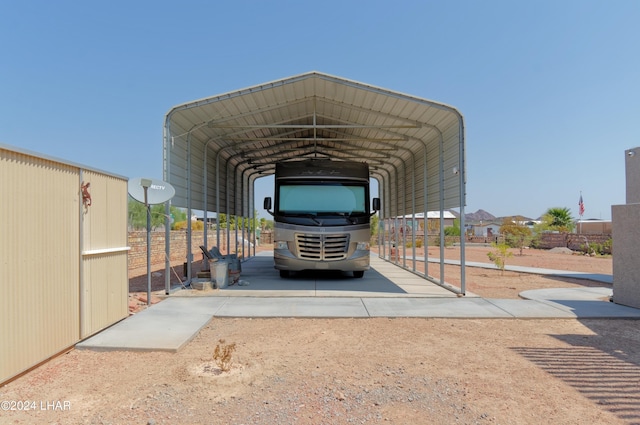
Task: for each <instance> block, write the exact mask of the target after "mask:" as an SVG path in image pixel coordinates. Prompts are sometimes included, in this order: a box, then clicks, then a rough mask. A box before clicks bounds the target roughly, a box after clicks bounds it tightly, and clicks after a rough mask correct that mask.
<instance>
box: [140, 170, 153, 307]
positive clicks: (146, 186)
mask: <svg viewBox="0 0 640 425" xmlns="http://www.w3.org/2000/svg"><path fill="white" fill-rule="evenodd" d="M140 185H142V187H143V189H144V207H145V209H146V210H147V305H151V208H149V200H148V199H147V191H148V190H149V187H150V186H151V180H149V179H141V180H140Z"/></svg>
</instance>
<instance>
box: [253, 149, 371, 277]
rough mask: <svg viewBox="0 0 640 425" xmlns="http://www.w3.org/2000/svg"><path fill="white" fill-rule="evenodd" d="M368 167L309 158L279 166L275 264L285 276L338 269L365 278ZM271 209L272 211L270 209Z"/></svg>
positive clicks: (266, 202) (268, 206)
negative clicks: (301, 272) (306, 271)
mask: <svg viewBox="0 0 640 425" xmlns="http://www.w3.org/2000/svg"><path fill="white" fill-rule="evenodd" d="M369 196H370V195H369V166H368V165H367V164H366V163H362V162H351V161H333V160H328V159H311V160H301V161H287V162H280V163H277V164H276V173H275V192H274V202H273V205H272V200H271V198H270V197H267V198H265V199H264V208H265V209H266V210H267V211H268V212H269V213H270V214H271V215H273V217H274V255H273V256H274V261H275V268H276V269H278V270H279V271H280V276H281V277H288V276H289V273H290V272H295V271H302V270H340V271H346V272H352V273H353V276H354V277H357V278H361V277H363V275H364V272H365V271H366V270H368V269H369V241H370V239H371V228H370V218H371V215H373V214H375V212H376V211H378V210H379V209H380V199H378V198H374V199H373V207H372V208H370V205H369V203H370V201H369V199H370V197H369ZM272 206H273V211H271V208H272Z"/></svg>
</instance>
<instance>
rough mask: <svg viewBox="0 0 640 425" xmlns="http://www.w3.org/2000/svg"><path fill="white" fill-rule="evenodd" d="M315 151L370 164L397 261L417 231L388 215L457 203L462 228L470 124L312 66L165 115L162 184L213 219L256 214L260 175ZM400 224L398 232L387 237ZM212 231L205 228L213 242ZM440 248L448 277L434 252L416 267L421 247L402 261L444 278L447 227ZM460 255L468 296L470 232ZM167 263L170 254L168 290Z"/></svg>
mask: <svg viewBox="0 0 640 425" xmlns="http://www.w3.org/2000/svg"><path fill="white" fill-rule="evenodd" d="M309 157H322V158H331V159H335V160H358V161H364V162H367V163H368V164H369V166H370V169H371V176H372V178H374V179H376V180H377V181H378V184H379V192H380V198H381V201H382V210H381V211H380V222H381V223H387V224H385V228H383V229H382V232H380V234H381V236H380V242H381V249H380V256H381V257H382V258H385V259H388V260H389V259H390V257H389V255H388V252H390V251H391V250H390V247H391V243H392V242H391V241H392V240H394V241H398V243H402V247H403V251H405V250H406V246H407V242H408V241H410V242H411V246H414V247H415V244H414V243H413V241H414V240H415V230H414V231H413V232H412V233H413V234H406V232H399V231H398V229H399V228H400V227H401V226H400V225H401V224H403V223H396V224H397V225H394V226H393V227H392V226H391V225H390V224H388V223H389V222H390V221H392V222H393V221H396V222H397V221H402V220H406V219H405V218H404V217H405V216H412V215H414V214H417V213H421V212H427V211H440V212H441V214H440V217H442V216H443V214H442V212H443V211H444V210H445V209H450V208H459V209H460V220H461V223H460V228H461V229H463V230H464V205H465V183H466V177H465V176H466V169H465V139H464V121H463V117H462V115H461V114H460V112H458V111H457V110H456V109H455V108H453V107H451V106H448V105H445V104H442V103H438V102H434V101H430V100H426V99H422V98H418V97H415V96H411V95H407V94H403V93H398V92H393V91H390V90H387V89H383V88H379V87H375V86H371V85H367V84H363V83H359V82H356V81H352V80H347V79H344V78H340V77H335V76H332V75H327V74H323V73H320V72H309V73H304V74H301V75H297V76H293V77H290V78H285V79H282V80H277V81H272V82H269V83H265V84H260V85H257V86H254V87H249V88H245V89H242V90H238V91H233V92H229V93H225V94H221V95H218V96H213V97H209V98H205V99H200V100H196V101H193V102H188V103H184V104H181V105H177V106H175V107H174V108H172V109H171V110H170V111H169V112H168V113H167V115H166V117H165V125H164V156H163V163H164V164H163V172H164V180H166V181H168V182H169V183H171V184H172V185H173V186H174V188H175V190H176V195H175V197H174V198H173V199H172V201H171V203H172V204H173V205H175V206H177V207H183V208H187V209H188V212H189V216H191V210H192V209H197V210H202V211H204V214H205V222H206V218H207V217H206V214H207V212H208V211H215V212H217V213H224V214H227V215H228V216H236V217H242V218H254V217H252V216H253V215H254V210H255V206H254V182H255V180H256V179H257V178H259V177H263V176H267V175H270V174H273V173H274V170H275V163H276V162H278V161H285V160H290V159H297V158H309ZM167 208H168V206H167ZM389 219H391V220H389ZM392 228H393V229H394V231H395V235H388V233H389V231H390V230H391V229H392ZM402 228H405V227H404V226H402ZM167 229H168V226H167ZM167 232H169V230H167ZM187 232H188V244H187V246H188V247H189V248H188V249H189V252H188V254H187V256H188V258H187V261H190V260H191V258H192V253H191V252H190V246H191V243H190V239H191V229H190V228H189V229H188V230H187ZM227 232H229V229H227ZM242 232H244V230H242ZM385 234H386V235H387V236H388V237H387V238H386V239H383V238H384V235H385ZM207 237H208V235H207V230H206V226H205V235H204V240H205V245H206V246H209V245H207ZM243 237H244V235H243ZM216 239H217V240H219V239H220V229H219V228H218V230H217V232H216ZM236 239H237V238H236ZM166 240H167V247H166V249H167V254H169V252H168V251H169V244H168V241H169V237H167V238H166ZM227 244H229V238H227ZM440 249H441V252H440V279H436V278H433V277H431V276H429V273H428V262H427V259H426V255H425V273H421V272H418V271H416V256H415V250H414V255H413V256H412V259H411V260H410V261H411V262H412V265H411V266H408V265H407V256H406V255H403V259H402V264H399V265H400V266H401V267H403V268H406V269H408V270H411V271H413V272H414V273H417V274H420V275H421V276H423V277H424V278H425V279H428V280H430V281H433V282H434V283H437V284H444V283H445V282H444V252H443V250H444V226H440ZM403 254H406V252H403ZM460 257H461V291H460V292H462V293H463V294H464V292H465V273H464V269H465V268H464V264H465V263H464V238H461V244H460ZM168 258H170V257H169V255H167V259H168ZM169 266H170V265H169V262H168V260H167V273H165V276H166V285H167V291H168V290H169ZM190 272H191V271H190V268H189V270H188V273H189V275H188V276H187V279H188V280H189V281H190V279H191V275H190ZM447 286H448V285H447Z"/></svg>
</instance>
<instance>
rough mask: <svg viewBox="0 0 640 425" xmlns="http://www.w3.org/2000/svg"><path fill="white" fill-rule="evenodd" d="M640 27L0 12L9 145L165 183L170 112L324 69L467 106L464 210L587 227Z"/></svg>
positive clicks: (623, 7) (614, 22)
mask: <svg viewBox="0 0 640 425" xmlns="http://www.w3.org/2000/svg"><path fill="white" fill-rule="evenodd" d="M638 22H640V1H636V0H616V1H604V0H603V1H590V0H563V1H557V0H552V1H546V0H543V1H528V2H515V1H492V0H487V1H471V0H469V1H446V2H445V1H428V0H422V1H395V2H389V1H375V0H369V1H345V0H342V1H333V0H325V1H322V2H306V1H268V2H267V1H233V2H231V1H225V2H223V1H219V2H215V1H190V0H185V1H181V2H176V1H171V2H169V1H126V2H125V1H109V2H84V1H64V0H62V1H55V2H54V1H45V0H42V1H30V0H24V1H10V0H0V40H2V41H1V42H0V143H5V144H9V145H14V146H18V147H21V148H24V149H29V150H33V151H36V152H39V153H43V154H46V155H51V156H55V157H58V158H62V159H65V160H68V161H72V162H77V163H81V164H84V165H87V166H90V167H95V168H99V169H102V170H105V171H109V172H112V173H116V174H120V175H124V176H127V177H130V178H134V177H151V178H159V179H161V178H162V126H163V121H164V115H165V114H166V113H167V112H168V111H169V110H170V109H171V108H172V107H173V106H175V105H177V104H180V103H184V102H187V101H191V100H195V99H200V98H203V97H209V96H213V95H217V94H221V93H225V92H228V91H233V90H237V89H241V88H244V87H247V86H253V85H256V84H260V83H263V82H267V81H271V80H277V79H281V78H285V77H289V76H292V75H296V74H299V73H303V72H307V71H314V70H315V71H320V72H324V73H328V74H333V75H336V76H339V77H344V78H348V79H353V80H356V81H360V82H363V83H367V84H372V85H376V86H380V87H383V88H387V89H390V90H393V91H399V92H404V93H408V94H411V95H415V96H419V97H423V98H426V99H431V100H435V101H438V102H443V103H446V104H449V105H452V106H455V107H456V108H458V109H459V110H460V111H461V112H462V114H463V115H464V117H465V124H466V142H467V145H466V148H467V175H468V179H467V180H468V184H467V206H466V212H473V211H476V210H477V209H485V210H487V211H489V212H491V213H493V214H494V215H496V216H503V215H512V214H522V215H525V216H529V217H533V218H535V217H538V216H539V215H541V214H542V213H544V211H545V210H546V209H547V208H549V207H568V208H570V209H571V211H572V213H573V214H574V216H577V215H578V199H579V196H580V191H582V195H583V198H584V202H585V207H586V212H585V215H584V218H603V219H608V218H610V217H611V205H616V204H623V203H624V202H625V178H624V150H625V149H628V148H632V147H636V146H640V130H638V122H639V121H640V84H639V77H640V54H639V53H640V47H639V46H640V25H638ZM267 186H268V185H265V184H259V185H258V186H257V191H258V193H257V198H258V201H257V203H256V205H258V206H259V205H261V198H262V197H263V196H265V195H266V194H268V187H267ZM259 212H260V213H261V215H263V216H264V213H263V212H262V210H261V209H259Z"/></svg>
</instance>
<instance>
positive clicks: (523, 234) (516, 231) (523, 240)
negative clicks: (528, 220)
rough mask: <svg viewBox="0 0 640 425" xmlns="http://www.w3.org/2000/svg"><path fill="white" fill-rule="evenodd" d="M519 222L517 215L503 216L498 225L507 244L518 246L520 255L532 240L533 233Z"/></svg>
mask: <svg viewBox="0 0 640 425" xmlns="http://www.w3.org/2000/svg"><path fill="white" fill-rule="evenodd" d="M521 222H522V220H518V217H511V218H505V219H504V221H503V222H502V226H500V233H501V234H503V235H504V237H505V240H506V242H507V244H509V245H510V246H512V247H513V248H520V255H523V253H522V250H523V249H524V247H525V246H529V244H530V243H531V241H532V240H533V233H532V232H531V229H529V228H528V227H527V226H525V225H523V224H521Z"/></svg>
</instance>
